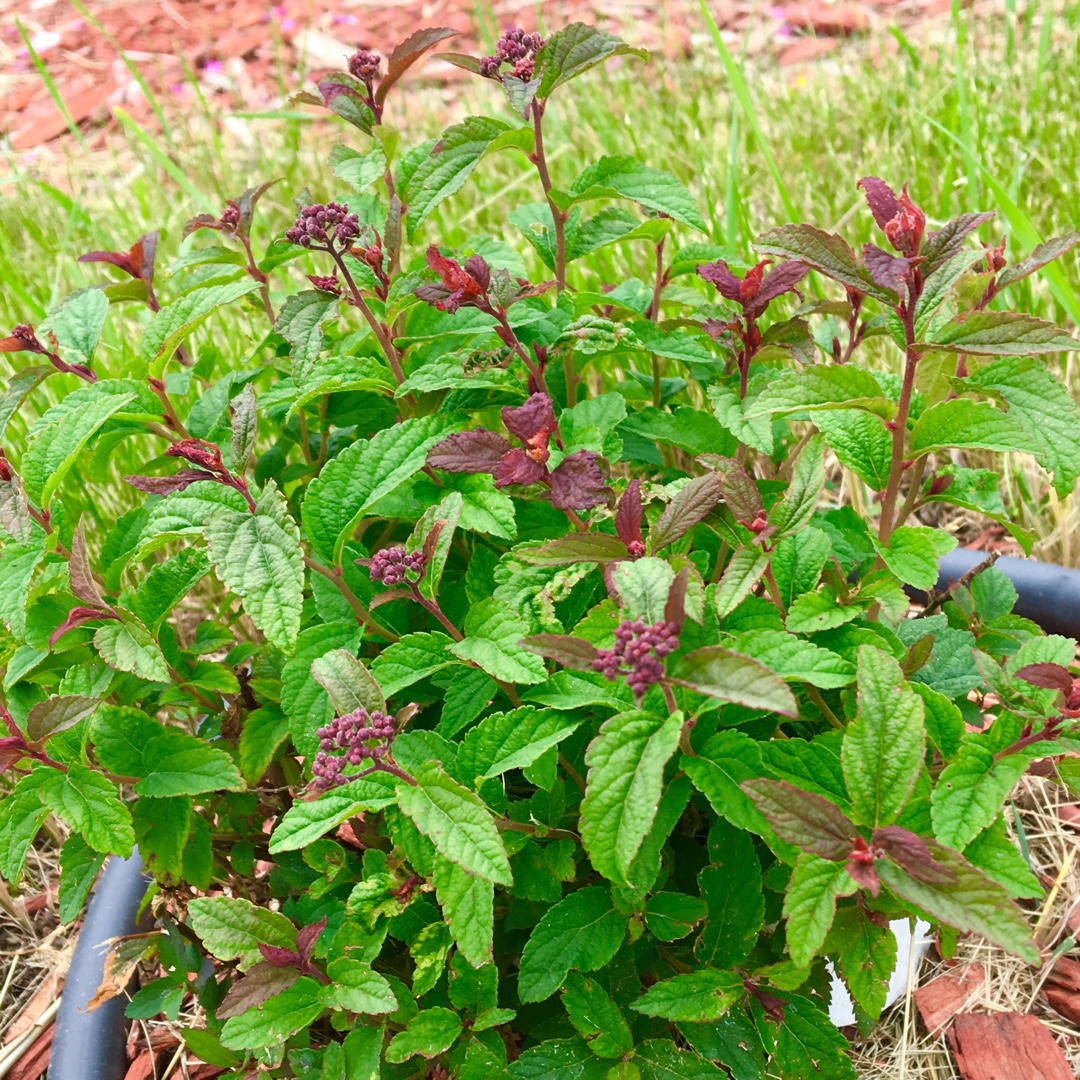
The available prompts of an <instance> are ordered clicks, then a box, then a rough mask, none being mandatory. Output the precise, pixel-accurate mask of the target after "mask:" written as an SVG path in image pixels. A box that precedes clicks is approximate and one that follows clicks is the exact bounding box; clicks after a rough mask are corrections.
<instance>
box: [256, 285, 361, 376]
mask: <svg viewBox="0 0 1080 1080" xmlns="http://www.w3.org/2000/svg"><path fill="white" fill-rule="evenodd" d="M340 303H341V298H340V297H338V296H334V295H333V294H332V293H325V292H321V291H320V290H318V289H305V290H303V291H302V292H298V293H293V295H292V296H290V297H289V298H288V299H287V300H286V301H285V303H284V304H282V305H281V310H280V311H279V312H278V316H277V321H276V322H275V323H274V330H275V331H276V332H277V333H278V334H280V335H281V336H282V337H283V338H284V339H285V340H286V341H287V342H288V343H289V344H290V345H291V346H292V357H293V377H294V378H295V379H296V381H297V382H298V383H301V382H303V380H304V379H305V378H306V377H307V376H308V375H309V374H310V372H311V369H312V366H313V365H314V362H315V358H316V357H317V356H318V355H319V353H320V352H321V351H322V347H323V330H322V328H323V323H325V322H327V321H328V320H330V319H331V318H333V317H334V316H336V315H337V313H338V305H339V304H340ZM350 359H352V360H353V362H354V363H355V359H354V358H350Z"/></svg>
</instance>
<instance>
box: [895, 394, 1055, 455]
mask: <svg viewBox="0 0 1080 1080" xmlns="http://www.w3.org/2000/svg"><path fill="white" fill-rule="evenodd" d="M951 447H958V448H960V449H968V450H1000V451H1008V450H1020V451H1026V452H1028V453H1035V452H1036V451H1037V450H1038V447H1037V446H1036V444H1035V443H1034V442H1032V440H1031V438H1030V436H1028V435H1027V434H1026V433H1025V431H1024V429H1023V428H1022V427H1021V426H1020V425H1019V424H1018V423H1017V422H1016V421H1015V420H1014V419H1013V418H1012V417H1011V416H1009V415H1006V414H1005V413H1003V412H1002V411H1001V410H1000V409H997V408H995V407H994V406H993V405H991V404H990V403H989V402H986V401H969V400H967V399H965V398H953V399H952V400H950V401H941V402H939V403H938V404H937V405H932V406H931V407H930V408H929V409H927V410H926V412H924V413H923V414H922V416H920V417H919V419H918V420H917V421H916V422H915V426H914V427H913V428H912V430H911V446H910V452H911V454H912V456H913V457H922V456H923V454H930V453H934V452H936V451H939V450H947V449H949V448H951Z"/></svg>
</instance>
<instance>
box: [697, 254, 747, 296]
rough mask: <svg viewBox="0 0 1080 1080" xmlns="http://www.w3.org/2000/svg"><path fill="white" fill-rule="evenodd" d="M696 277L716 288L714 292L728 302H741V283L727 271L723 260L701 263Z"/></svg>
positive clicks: (726, 265)
mask: <svg viewBox="0 0 1080 1080" xmlns="http://www.w3.org/2000/svg"><path fill="white" fill-rule="evenodd" d="M697 272H698V277H700V278H702V279H703V280H705V281H707V282H709V283H710V284H711V285H715V286H716V291H717V292H718V293H719V294H720V295H721V296H723V297H725V298H726V299H728V300H734V301H735V302H736V303H741V301H742V292H741V289H742V281H741V280H740V279H739V278H738V277H736V276H735V275H734V274H733V273H732V272H731V271H730V270H729V269H728V264H727V263H726V262H724V260H723V259H717V260H716V262H713V263H702V264H701V265H700V266H699V267H698V268H697Z"/></svg>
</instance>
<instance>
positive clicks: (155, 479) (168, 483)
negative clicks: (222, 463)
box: [124, 469, 217, 495]
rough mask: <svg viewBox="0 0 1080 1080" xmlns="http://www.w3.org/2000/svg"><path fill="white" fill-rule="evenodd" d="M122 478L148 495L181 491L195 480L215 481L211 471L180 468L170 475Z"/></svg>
mask: <svg viewBox="0 0 1080 1080" xmlns="http://www.w3.org/2000/svg"><path fill="white" fill-rule="evenodd" d="M124 480H125V482H126V483H128V484H130V485H131V486H132V487H136V488H138V489H139V490H140V491H145V492H146V493H147V494H148V495H171V494H172V493H173V492H174V491H183V490H184V488H186V487H190V486H191V485H192V484H194V483H195V482H196V481H197V480H212V481H215V482H216V481H217V477H216V476H214V474H213V473H208V472H203V471H202V469H181V470H180V471H179V472H177V473H173V475H172V476H125V477H124Z"/></svg>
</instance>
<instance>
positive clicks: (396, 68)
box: [375, 26, 461, 105]
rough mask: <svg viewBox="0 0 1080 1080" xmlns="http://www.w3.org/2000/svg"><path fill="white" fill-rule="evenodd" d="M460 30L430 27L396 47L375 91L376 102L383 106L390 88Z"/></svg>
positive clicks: (419, 31) (411, 35)
mask: <svg viewBox="0 0 1080 1080" xmlns="http://www.w3.org/2000/svg"><path fill="white" fill-rule="evenodd" d="M460 33H461V31H460V30H451V29H450V28H449V27H446V26H430V27H425V28H424V29H422V30H417V31H416V32H415V33H413V34H410V35H409V36H408V37H407V38H406V39H405V40H404V41H403V42H402V43H401V44H400V45H398V46H396V47H395V49H394V51H393V52H392V53H391V54H390V57H389V59H388V60H387V61H386V75H385V77H384V78H383V80H382V82H381V83H379V88H378V89H377V90H376V91H375V101H376V103H377V104H379V105H381V104H382V103H383V102H384V101H385V100H386V95H387V93H388V92H389V90H390V87H391V86H393V85H394V83H396V82H397V81H398V79H400V78H401V76H402V75H404V74H405V72H406V71H408V70H409V68H411V67H412V66H413V64H415V63H416V61H417V60H419V59H420V57H421V56H423V55H424V53H426V52H427V51H428V49H431V48H433V47H434V46H435V45H438V43H439V42H440V41H445V40H446V39H447V38H452V37H457V35H458V34H460Z"/></svg>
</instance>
